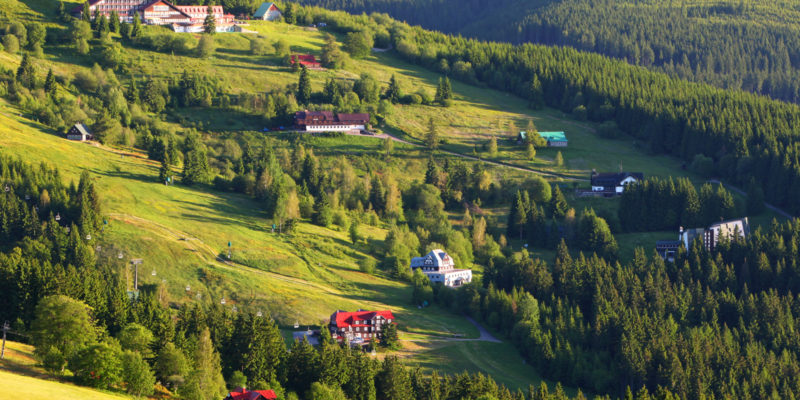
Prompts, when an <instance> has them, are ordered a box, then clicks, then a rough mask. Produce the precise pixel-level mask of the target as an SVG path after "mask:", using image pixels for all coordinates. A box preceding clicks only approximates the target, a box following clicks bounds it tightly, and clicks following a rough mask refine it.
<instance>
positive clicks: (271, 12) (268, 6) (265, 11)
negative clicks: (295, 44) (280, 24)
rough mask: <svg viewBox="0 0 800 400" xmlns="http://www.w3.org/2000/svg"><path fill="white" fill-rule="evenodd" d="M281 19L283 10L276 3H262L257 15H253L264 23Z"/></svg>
mask: <svg viewBox="0 0 800 400" xmlns="http://www.w3.org/2000/svg"><path fill="white" fill-rule="evenodd" d="M280 17H281V10H280V9H279V8H278V6H276V5H275V3H261V6H259V7H258V10H256V13H255V14H253V18H254V19H260V20H264V21H275V20H277V19H279V18H280Z"/></svg>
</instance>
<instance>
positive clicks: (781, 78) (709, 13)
mask: <svg viewBox="0 0 800 400" xmlns="http://www.w3.org/2000/svg"><path fill="white" fill-rule="evenodd" d="M303 3H305V4H311V5H318V6H322V7H326V8H331V9H345V10H347V11H350V12H355V13H360V12H384V13H388V14H389V15H391V16H392V17H394V18H396V19H398V20H402V21H407V22H409V23H411V24H418V25H421V26H423V27H425V28H427V29H433V30H439V31H443V32H447V33H454V34H460V35H464V36H467V37H474V38H477V39H483V40H496V41H502V42H511V43H525V42H532V43H540V44H547V45H559V46H570V47H574V48H577V49H579V50H585V51H591V52H596V53H599V54H603V55H607V56H610V57H614V58H618V59H622V60H625V61H627V62H629V63H631V64H636V65H641V66H645V67H648V68H651V69H653V70H656V71H661V72H665V73H667V74H670V75H673V76H677V77H680V78H683V79H689V80H694V81H698V82H705V83H710V84H712V85H715V86H718V87H722V88H731V89H742V90H745V91H749V92H754V93H760V94H764V95H768V96H771V97H772V98H775V99H780V100H784V101H790V102H797V101H800V79H799V78H798V69H800V40H798V32H799V31H798V28H797V26H796V21H797V20H798V17H800V15H798V14H797V11H796V9H797V5H798V2H797V1H785V2H780V3H774V2H771V3H757V2H747V1H740V0H724V1H715V2H705V1H692V0H675V1H639V0H636V1H634V0H623V1H612V0H566V1H543V0H538V1H527V2H523V1H515V0H504V1H499V2H493V3H486V2H476V1H467V2H464V1H454V0H446V1H430V0H418V1H410V0H382V1H363V0H304V1H303ZM442 15H447V16H448V18H441V16H442Z"/></svg>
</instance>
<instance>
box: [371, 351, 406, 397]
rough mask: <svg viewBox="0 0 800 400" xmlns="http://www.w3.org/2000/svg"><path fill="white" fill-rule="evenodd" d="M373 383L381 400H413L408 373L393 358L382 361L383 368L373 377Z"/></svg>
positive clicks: (395, 358)
mask: <svg viewBox="0 0 800 400" xmlns="http://www.w3.org/2000/svg"><path fill="white" fill-rule="evenodd" d="M375 382H376V386H377V390H378V393H380V394H381V399H382V400H408V399H413V398H414V395H413V393H412V389H411V379H410V377H409V376H408V371H407V370H406V369H405V367H403V365H402V364H400V361H399V360H398V359H397V357H395V356H392V357H386V358H385V359H384V360H383V366H382V368H381V370H380V372H379V373H378V375H377V376H376V377H375Z"/></svg>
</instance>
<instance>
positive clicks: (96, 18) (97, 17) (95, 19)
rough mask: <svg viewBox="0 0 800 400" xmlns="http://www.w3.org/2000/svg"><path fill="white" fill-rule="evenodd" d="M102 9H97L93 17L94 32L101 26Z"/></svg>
mask: <svg viewBox="0 0 800 400" xmlns="http://www.w3.org/2000/svg"><path fill="white" fill-rule="evenodd" d="M101 15H102V14H100V7H95V9H94V15H93V16H92V30H95V31H96V30H97V27H98V25H99V24H100V16H101Z"/></svg>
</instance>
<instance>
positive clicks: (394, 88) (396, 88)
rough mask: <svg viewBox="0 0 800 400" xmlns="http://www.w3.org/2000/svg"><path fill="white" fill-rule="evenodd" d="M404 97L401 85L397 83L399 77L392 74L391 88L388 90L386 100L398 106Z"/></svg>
mask: <svg viewBox="0 0 800 400" xmlns="http://www.w3.org/2000/svg"><path fill="white" fill-rule="evenodd" d="M401 97H403V96H402V94H401V93H400V85H399V84H398V83H397V77H395V75H394V74H392V77H391V78H390V79H389V87H388V88H386V99H387V100H389V101H390V102H392V104H397V103H399V102H400V98H401Z"/></svg>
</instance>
